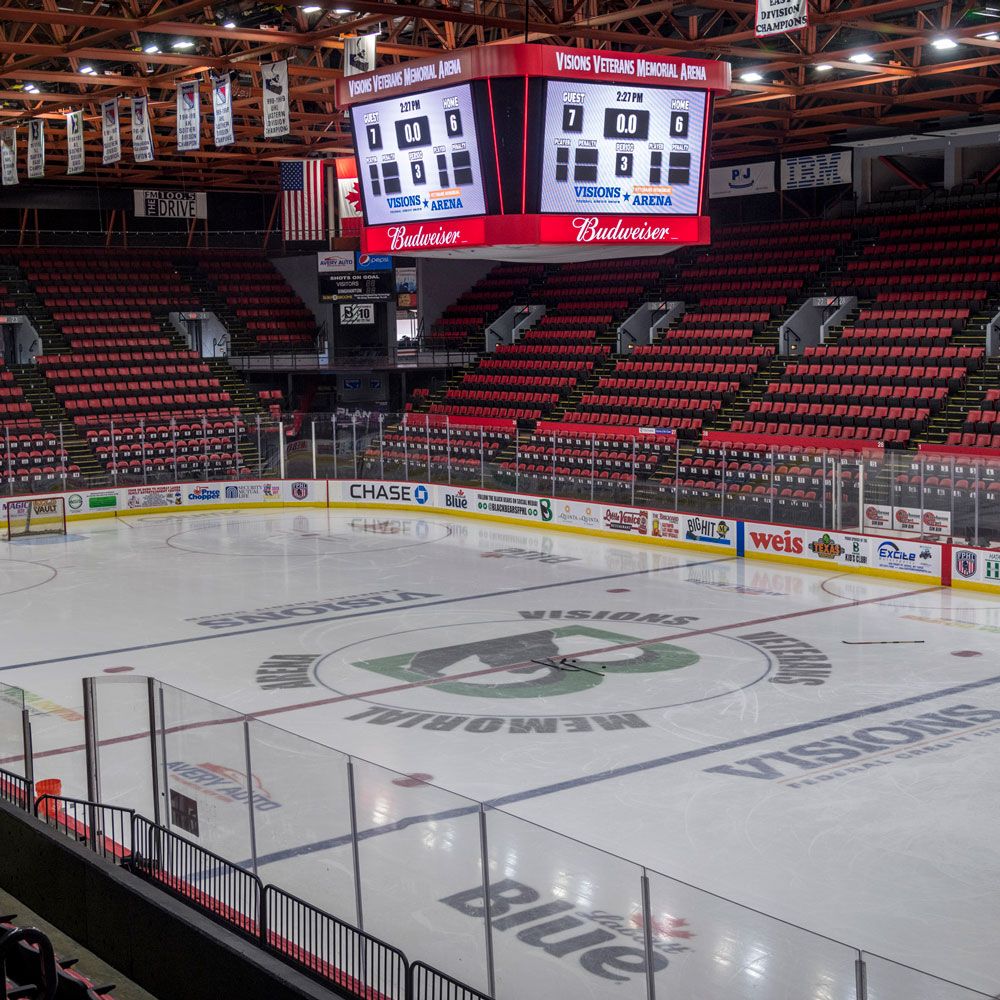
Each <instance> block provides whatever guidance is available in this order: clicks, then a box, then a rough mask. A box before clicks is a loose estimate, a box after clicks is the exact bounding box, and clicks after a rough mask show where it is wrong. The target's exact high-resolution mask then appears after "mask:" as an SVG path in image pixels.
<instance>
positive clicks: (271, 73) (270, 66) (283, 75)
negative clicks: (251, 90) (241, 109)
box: [260, 59, 292, 139]
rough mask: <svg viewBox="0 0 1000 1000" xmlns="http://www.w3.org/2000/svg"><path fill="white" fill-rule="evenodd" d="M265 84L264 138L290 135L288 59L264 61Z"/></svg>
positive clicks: (262, 65)
mask: <svg viewBox="0 0 1000 1000" xmlns="http://www.w3.org/2000/svg"><path fill="white" fill-rule="evenodd" d="M260 73H261V77H262V79H263V84H264V138H265V139H277V138H279V137H280V136H283V135H288V133H289V132H291V130H292V123H291V119H290V117H289V113H288V61H287V60H285V59H282V60H280V61H279V62H273V63H262V64H261V67H260Z"/></svg>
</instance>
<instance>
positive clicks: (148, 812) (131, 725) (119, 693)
mask: <svg viewBox="0 0 1000 1000" xmlns="http://www.w3.org/2000/svg"><path fill="white" fill-rule="evenodd" d="M94 712H95V714H96V717H95V723H96V728H97V742H98V752H97V766H98V780H99V787H100V800H101V802H102V803H103V804H104V805H110V806H125V807H126V808H129V809H135V810H136V812H141V813H142V814H143V815H145V816H153V814H154V813H153V809H154V805H153V761H152V746H151V742H150V735H149V726H150V722H149V684H148V681H147V680H146V678H145V677H100V678H97V680H96V683H95V684H94Z"/></svg>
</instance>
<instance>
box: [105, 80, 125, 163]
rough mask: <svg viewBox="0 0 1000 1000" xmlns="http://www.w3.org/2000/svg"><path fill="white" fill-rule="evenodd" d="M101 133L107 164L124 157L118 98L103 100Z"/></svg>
mask: <svg viewBox="0 0 1000 1000" xmlns="http://www.w3.org/2000/svg"><path fill="white" fill-rule="evenodd" d="M101 135H102V137H103V139H104V158H103V160H102V162H103V164H104V165H105V166H108V164H110V163H117V162H118V161H119V160H120V159H121V158H122V137H121V132H120V131H119V128H118V98H117V97H112V98H111V100H110V101H101Z"/></svg>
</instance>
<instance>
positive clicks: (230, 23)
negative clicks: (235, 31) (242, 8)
mask: <svg viewBox="0 0 1000 1000" xmlns="http://www.w3.org/2000/svg"><path fill="white" fill-rule="evenodd" d="M222 27H223V28H235V27H236V22H235V21H226V23H225V24H224V25H223V26H222Z"/></svg>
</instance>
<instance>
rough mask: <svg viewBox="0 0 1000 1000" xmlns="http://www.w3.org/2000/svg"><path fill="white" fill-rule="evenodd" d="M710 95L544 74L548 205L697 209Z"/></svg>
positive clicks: (667, 211) (548, 208)
mask: <svg viewBox="0 0 1000 1000" xmlns="http://www.w3.org/2000/svg"><path fill="white" fill-rule="evenodd" d="M706 103H707V95H706V94H705V93H699V92H697V91H685V90H669V89H666V88H663V87H626V86H623V85H621V84H608V83H576V82H574V83H564V82H563V81H560V80H548V81H546V92H545V132H544V137H543V155H542V182H541V205H540V211H542V212H579V211H581V210H589V211H600V212H615V213H625V214H639V215H660V214H663V215H697V214H698V210H699V207H700V205H701V180H702V176H701V175H702V169H701V167H702V163H701V159H702V145H703V141H704V132H705V108H706Z"/></svg>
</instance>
